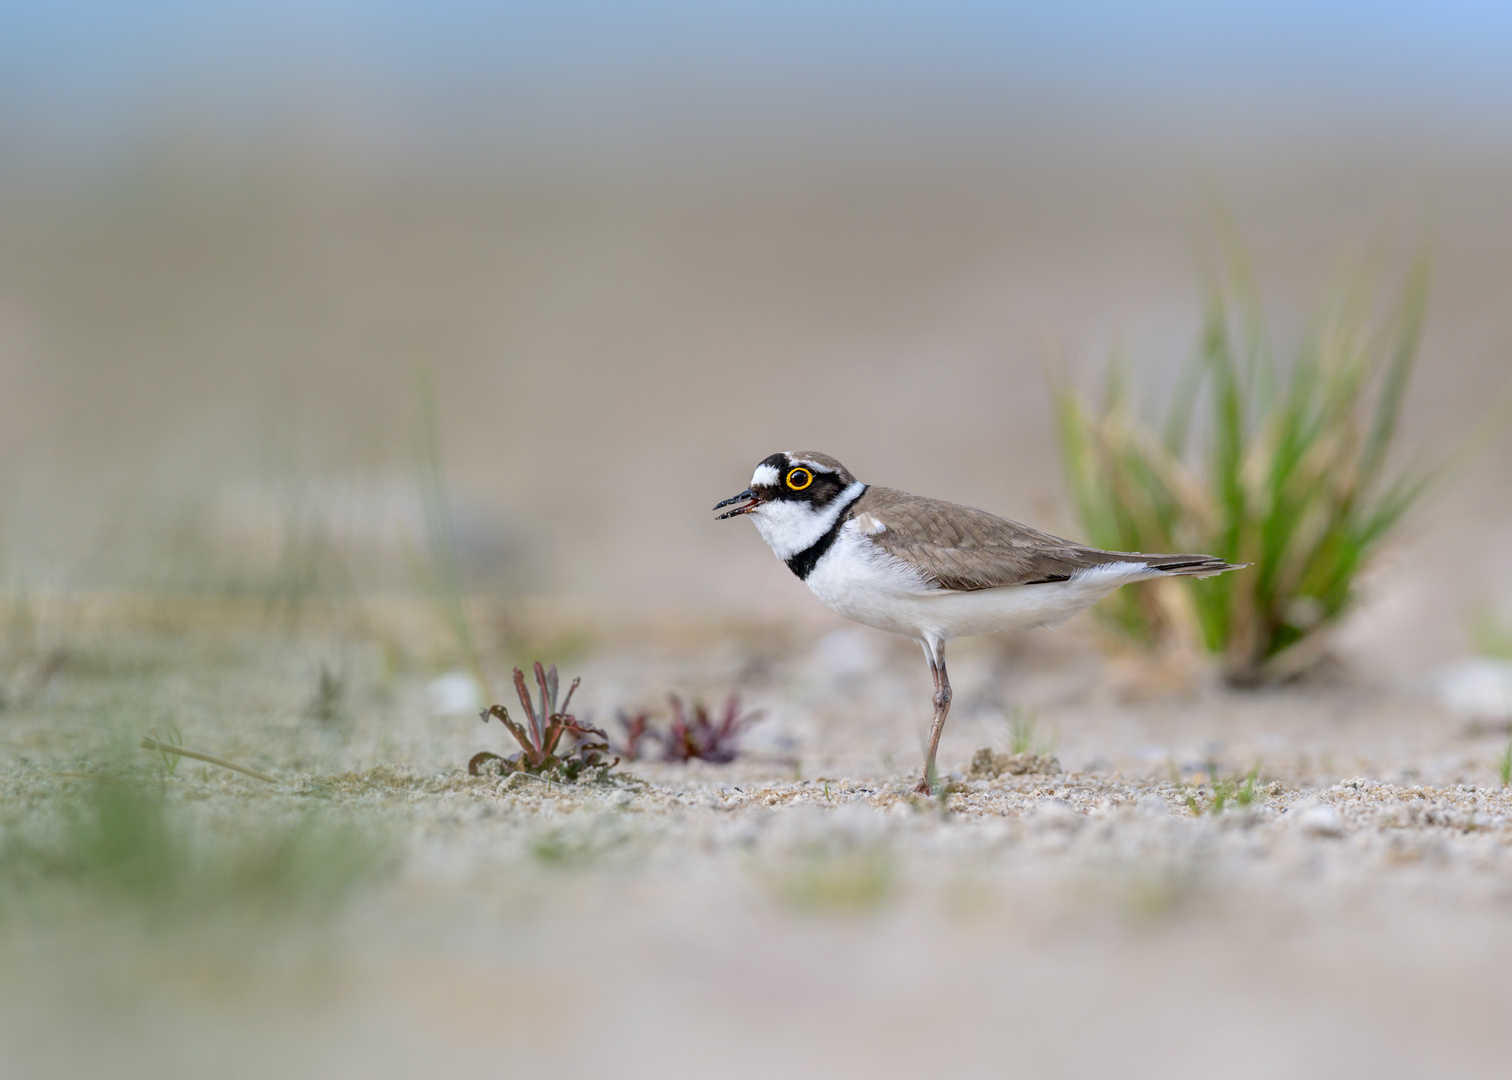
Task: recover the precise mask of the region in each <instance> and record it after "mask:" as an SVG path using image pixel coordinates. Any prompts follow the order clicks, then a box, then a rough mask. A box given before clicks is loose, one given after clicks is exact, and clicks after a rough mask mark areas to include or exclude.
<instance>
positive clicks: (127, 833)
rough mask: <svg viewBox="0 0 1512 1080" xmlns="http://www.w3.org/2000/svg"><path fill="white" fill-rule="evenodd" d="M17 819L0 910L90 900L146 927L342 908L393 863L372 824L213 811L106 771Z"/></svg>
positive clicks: (36, 909)
mask: <svg viewBox="0 0 1512 1080" xmlns="http://www.w3.org/2000/svg"><path fill="white" fill-rule="evenodd" d="M52 809H53V812H52V813H50V814H44V815H35V814H34V815H30V816H28V817H27V818H25V819H20V820H15V821H13V822H11V823H10V824H9V825H8V827H7V828H6V830H5V833H4V844H3V846H0V918H3V917H5V916H7V915H9V916H12V917H17V916H20V917H31V918H44V919H45V918H46V917H47V916H48V915H49V913H51V912H53V911H55V910H60V909H64V910H75V909H76V907H77V906H78V905H80V904H83V905H85V906H93V907H97V908H98V909H99V910H100V911H101V912H102V913H109V914H110V915H112V916H125V917H133V916H139V917H141V918H143V919H144V920H145V921H146V922H147V923H148V924H154V925H168V926H179V925H182V924H183V923H184V922H185V921H186V920H194V919H203V918H206V917H211V916H232V917H240V918H249V917H250V918H257V919H266V918H272V917H278V916H286V915H292V914H296V913H302V914H318V913H323V912H329V911H331V910H334V909H335V908H336V907H338V906H339V905H340V904H341V903H342V901H344V900H345V899H346V898H347V897H348V896H349V895H350V894H351V893H352V891H353V890H354V889H355V888H356V887H357V886H358V885H359V884H361V883H362V882H364V881H367V880H370V879H371V878H372V877H373V876H374V875H375V874H376V873H377V872H378V871H379V870H381V868H382V867H383V865H384V864H385V862H386V858H387V857H386V852H385V849H384V846H383V845H382V844H381V843H380V842H379V841H378V840H377V838H376V836H375V834H374V833H372V832H371V831H370V830H361V829H357V828H355V827H353V826H351V825H349V824H344V823H338V822H336V821H334V820H331V819H329V818H326V817H317V816H313V815H310V814H303V815H300V816H298V817H295V818H288V817H282V816H278V815H275V814H273V813H267V812H255V813H251V814H246V815H240V816H238V818H237V820H236V822H235V823H234V826H233V825H231V824H229V823H226V822H215V821H213V820H211V819H210V818H209V817H208V816H207V815H206V814H205V813H204V812H202V811H201V810H200V809H199V808H197V807H195V806H193V805H188V804H185V803H184V802H182V801H181V800H179V799H176V798H175V797H174V796H173V795H171V794H170V793H168V792H167V791H165V790H164V788H163V787H162V786H161V785H159V784H157V783H154V782H145V783H144V782H140V781H133V780H132V779H131V778H130V777H129V776H120V777H104V778H102V779H100V780H97V781H94V782H89V783H87V784H86V785H84V790H82V791H80V792H77V793H61V794H59V795H57V796H55V798H54V802H53V807H52Z"/></svg>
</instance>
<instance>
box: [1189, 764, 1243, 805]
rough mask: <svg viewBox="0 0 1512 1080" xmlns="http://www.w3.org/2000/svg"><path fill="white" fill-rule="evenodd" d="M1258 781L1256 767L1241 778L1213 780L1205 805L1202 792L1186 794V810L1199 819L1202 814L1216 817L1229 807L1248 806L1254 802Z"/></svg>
mask: <svg viewBox="0 0 1512 1080" xmlns="http://www.w3.org/2000/svg"><path fill="white" fill-rule="evenodd" d="M1215 771H1216V770H1215ZM1259 779H1260V766H1258V765H1256V766H1255V767H1254V768H1253V769H1251V770H1250V771H1249V772H1247V773H1245V774H1244V775H1243V776H1242V777H1227V778H1220V779H1215V780H1214V781H1213V785H1212V786H1213V791H1212V794H1211V796H1209V798H1208V799H1207V801H1206V803H1204V802H1203V801H1202V799H1201V795H1202V791H1201V790H1200V789H1199V790H1197V791H1188V792H1187V793H1186V804H1187V809H1188V810H1190V811H1191V812H1192V816H1194V817H1201V816H1202V815H1203V814H1204V813H1209V814H1212V815H1213V816H1214V817H1217V816H1218V815H1219V814H1221V813H1223V811H1224V810H1225V809H1226V808H1227V807H1228V806H1230V805H1233V806H1249V805H1250V804H1251V803H1253V802H1254V801H1255V797H1256V792H1255V783H1256V782H1257V781H1258V780H1259Z"/></svg>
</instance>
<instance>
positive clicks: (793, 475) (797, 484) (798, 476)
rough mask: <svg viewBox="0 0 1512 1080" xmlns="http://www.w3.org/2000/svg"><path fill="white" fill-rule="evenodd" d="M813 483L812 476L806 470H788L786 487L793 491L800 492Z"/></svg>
mask: <svg viewBox="0 0 1512 1080" xmlns="http://www.w3.org/2000/svg"><path fill="white" fill-rule="evenodd" d="M813 482H814V474H813V473H811V472H809V471H808V470H807V469H789V470H788V474H787V486H788V487H790V488H791V489H792V490H794V491H802V490H803V489H804V488H806V487H808V486H809V485H810V484H812V483H813Z"/></svg>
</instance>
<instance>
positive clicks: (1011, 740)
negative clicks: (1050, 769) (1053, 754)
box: [1008, 705, 1055, 754]
mask: <svg viewBox="0 0 1512 1080" xmlns="http://www.w3.org/2000/svg"><path fill="white" fill-rule="evenodd" d="M1038 729H1039V714H1038V713H1036V712H1035V711H1034V710H1033V709H1026V708H1024V707H1023V706H1022V705H1015V706H1013V708H1012V709H1011V710H1010V711H1009V713H1008V752H1009V753H1010V754H1048V753H1049V752H1050V751H1051V750H1052V749H1054V742H1055V740H1053V739H1051V738H1049V737H1047V736H1046V737H1042V736H1041V735H1040V733H1039V730H1038Z"/></svg>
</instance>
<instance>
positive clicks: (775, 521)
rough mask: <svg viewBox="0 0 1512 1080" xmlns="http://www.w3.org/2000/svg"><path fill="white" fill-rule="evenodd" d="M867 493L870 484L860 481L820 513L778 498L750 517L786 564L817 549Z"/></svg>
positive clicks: (755, 511) (811, 507)
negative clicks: (794, 557) (860, 496)
mask: <svg viewBox="0 0 1512 1080" xmlns="http://www.w3.org/2000/svg"><path fill="white" fill-rule="evenodd" d="M865 490H866V485H865V484H863V483H861V481H859V480H857V481H856V482H855V483H853V484H851V485H850V486H849V487H847V488H846V489H845V490H844V491H842V492H841V493H840V494H839V495H837V496H835V498H834V499H832V500H831V501H830V503H829V505H828V506H825V507H824V508H823V509H820V510H816V509H814V507H813V505H812V504H811V503H807V502H803V501H801V500H800V501H793V500H788V499H774V500H773V501H771V502H764V503H762V504H761V505H760V506H759V507H757V508H756V509H755V510H752V511H751V513H750V518H751V520H752V521H754V522H755V523H756V531H757V532H759V533H760V534H761V538H762V539H763V540H765V541H766V542H767V545H768V546H769V547H770V548H771V549H772V550H773V551H774V552H776V553H777V557H778V558H779V559H782V560H783V561H784V562H785V561H787V560H788V559H791V558H792V557H793V556H794V555H797V554H798V553H799V552H800V551H804V550H806V549H807V548H811V547H813V546H814V544H815V543H817V542H818V541H819V538H820V537H822V536H823V535H824V534H825V533H827V532H829V531H830V526H832V525H834V524H835V521H836V519H838V518H839V517H840V515H841V514H843V513H844V512H845V509H846V507H848V506H850V504H851V503H853V502H855V500H856V498H857V496H859V495H860V494H861V493H862V492H863V491H865Z"/></svg>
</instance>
